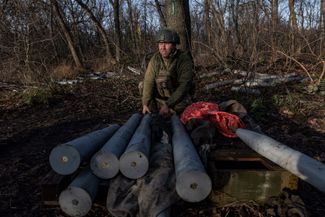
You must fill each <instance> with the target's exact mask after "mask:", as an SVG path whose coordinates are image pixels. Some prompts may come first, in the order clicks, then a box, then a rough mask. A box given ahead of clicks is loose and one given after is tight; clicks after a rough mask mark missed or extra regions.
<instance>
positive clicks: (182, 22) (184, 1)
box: [166, 0, 191, 51]
mask: <svg viewBox="0 0 325 217" xmlns="http://www.w3.org/2000/svg"><path fill="white" fill-rule="evenodd" d="M166 17H167V20H166V21H167V27H168V28H172V29H174V30H175V31H177V32H178V34H179V36H180V39H181V44H180V46H179V47H180V48H181V49H183V50H188V51H190V50H191V18H190V10H189V1H188V0H166Z"/></svg>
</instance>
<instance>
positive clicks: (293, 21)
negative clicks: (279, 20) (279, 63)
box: [288, 0, 298, 53]
mask: <svg viewBox="0 0 325 217" xmlns="http://www.w3.org/2000/svg"><path fill="white" fill-rule="evenodd" d="M288 3H289V11H290V15H289V26H290V36H289V38H290V40H289V43H290V52H291V53H294V52H295V50H296V48H295V46H296V45H295V44H296V40H297V39H296V37H295V35H296V32H297V29H298V28H297V17H296V12H295V0H288Z"/></svg>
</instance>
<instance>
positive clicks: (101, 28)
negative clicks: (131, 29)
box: [76, 0, 113, 63]
mask: <svg viewBox="0 0 325 217" xmlns="http://www.w3.org/2000/svg"><path fill="white" fill-rule="evenodd" d="M76 2H77V3H78V4H79V5H80V7H81V8H82V9H83V10H84V11H85V12H86V14H87V15H88V16H89V17H90V19H91V20H92V21H93V23H94V24H95V26H96V28H97V29H98V31H99V33H100V34H101V36H102V39H103V42H104V44H105V49H106V56H107V59H108V63H111V61H110V60H112V59H113V55H112V51H111V48H110V46H109V40H108V38H107V34H106V32H105V30H104V28H103V27H102V25H101V24H100V22H99V21H98V20H97V18H96V17H95V15H94V14H93V12H92V11H91V10H90V9H89V8H88V6H87V5H86V4H84V3H83V2H82V0H76Z"/></svg>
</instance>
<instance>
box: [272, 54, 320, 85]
mask: <svg viewBox="0 0 325 217" xmlns="http://www.w3.org/2000/svg"><path fill="white" fill-rule="evenodd" d="M277 53H280V54H282V55H284V56H285V57H287V58H289V59H291V60H293V61H294V62H295V63H297V64H298V65H299V66H300V67H301V68H302V70H304V71H305V72H306V74H307V75H308V77H309V79H310V81H311V82H314V79H313V78H312V77H311V76H310V73H309V72H308V70H307V69H306V68H305V67H304V65H302V64H301V63H300V62H299V61H298V60H296V59H295V58H293V57H291V56H289V55H287V54H285V53H283V52H282V51H279V50H278V51H277Z"/></svg>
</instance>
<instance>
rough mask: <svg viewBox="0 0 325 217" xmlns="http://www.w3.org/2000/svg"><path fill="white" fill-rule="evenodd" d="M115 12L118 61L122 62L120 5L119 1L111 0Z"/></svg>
mask: <svg viewBox="0 0 325 217" xmlns="http://www.w3.org/2000/svg"><path fill="white" fill-rule="evenodd" d="M110 2H111V4H112V6H113V10H114V26H115V34H116V40H117V43H116V61H117V62H120V60H121V45H122V39H121V36H122V34H121V26H120V3H119V0H114V1H113V0H110Z"/></svg>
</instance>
